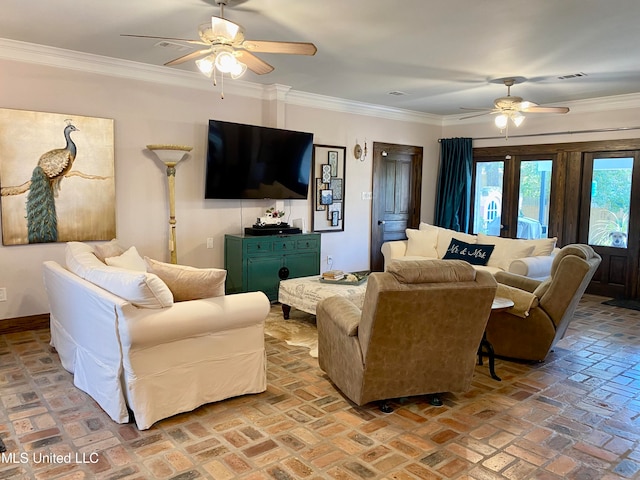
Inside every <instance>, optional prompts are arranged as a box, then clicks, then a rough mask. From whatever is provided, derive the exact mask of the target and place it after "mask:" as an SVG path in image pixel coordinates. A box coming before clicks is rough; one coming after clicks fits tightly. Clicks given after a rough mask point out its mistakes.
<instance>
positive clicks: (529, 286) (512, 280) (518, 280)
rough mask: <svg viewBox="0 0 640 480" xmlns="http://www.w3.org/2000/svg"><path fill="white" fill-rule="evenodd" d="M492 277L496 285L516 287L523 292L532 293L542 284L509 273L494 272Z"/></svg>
mask: <svg viewBox="0 0 640 480" xmlns="http://www.w3.org/2000/svg"><path fill="white" fill-rule="evenodd" d="M494 277H495V279H496V281H497V282H498V283H502V284H503V285H509V286H511V287H516V288H519V289H520V290H525V291H527V292H531V293H533V291H534V290H535V289H536V288H538V285H540V284H541V283H542V282H541V281H540V280H535V279H533V278H529V277H523V276H522V275H517V274H515V273H511V272H496V274H495V275H494Z"/></svg>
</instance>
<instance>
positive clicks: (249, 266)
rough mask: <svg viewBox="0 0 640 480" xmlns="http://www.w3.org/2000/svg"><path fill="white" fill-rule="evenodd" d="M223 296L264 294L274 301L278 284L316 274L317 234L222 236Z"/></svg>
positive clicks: (318, 267) (318, 255) (276, 297)
mask: <svg viewBox="0 0 640 480" xmlns="http://www.w3.org/2000/svg"><path fill="white" fill-rule="evenodd" d="M224 268H225V270H227V283H226V292H227V293H228V294H229V293H240V292H256V291H262V292H264V293H265V294H266V295H267V297H269V300H271V301H272V302H275V301H276V300H277V299H278V285H279V283H280V280H286V279H287V278H298V277H309V276H311V275H319V274H320V234H317V233H307V234H298V235H278V236H268V237H260V236H248V235H230V234H227V235H225V236H224Z"/></svg>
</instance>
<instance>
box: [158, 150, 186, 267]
mask: <svg viewBox="0 0 640 480" xmlns="http://www.w3.org/2000/svg"><path fill="white" fill-rule="evenodd" d="M147 148H148V149H149V150H151V151H152V152H153V153H154V154H155V155H156V156H157V157H158V158H159V159H160V161H161V162H162V163H164V164H165V165H166V167H167V182H168V184H169V253H170V254H171V263H178V253H177V248H176V165H177V164H178V163H179V162H180V161H181V160H183V159H184V158H186V156H187V154H188V153H189V152H190V151H191V150H192V148H193V147H187V146H184V145H147Z"/></svg>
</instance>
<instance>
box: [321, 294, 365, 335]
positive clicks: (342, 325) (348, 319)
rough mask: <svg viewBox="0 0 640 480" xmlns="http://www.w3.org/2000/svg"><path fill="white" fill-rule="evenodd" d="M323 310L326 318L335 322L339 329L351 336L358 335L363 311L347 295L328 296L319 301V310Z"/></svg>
mask: <svg viewBox="0 0 640 480" xmlns="http://www.w3.org/2000/svg"><path fill="white" fill-rule="evenodd" d="M321 309H322V310H323V311H324V313H326V317H324V316H323V317H324V318H326V319H327V320H329V321H330V322H331V323H333V324H334V325H335V326H336V327H337V328H338V330H339V331H340V332H341V333H343V334H345V335H348V336H350V337H355V336H357V335H358V325H359V324H360V317H361V315H362V311H361V310H360V309H359V308H358V307H357V306H356V305H355V304H354V303H353V302H351V301H350V300H348V299H347V298H345V297H340V296H335V297H328V298H325V299H323V300H321V301H320V302H319V303H318V311H320V310H321Z"/></svg>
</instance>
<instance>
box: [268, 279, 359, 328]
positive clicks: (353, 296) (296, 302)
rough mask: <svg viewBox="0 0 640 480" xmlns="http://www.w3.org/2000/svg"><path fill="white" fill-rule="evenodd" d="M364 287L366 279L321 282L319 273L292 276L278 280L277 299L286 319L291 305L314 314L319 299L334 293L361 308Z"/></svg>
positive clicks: (331, 295)
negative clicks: (357, 281) (350, 281)
mask: <svg viewBox="0 0 640 480" xmlns="http://www.w3.org/2000/svg"><path fill="white" fill-rule="evenodd" d="M366 289H367V282H366V280H365V281H364V282H362V283H360V284H359V285H349V284H339V283H337V284H332V283H326V282H321V281H320V275H315V276H312V277H301V278H292V279H290V280H282V281H281V282H280V287H279V289H278V301H279V302H280V303H281V304H282V314H283V315H284V318H285V319H288V318H289V312H290V311H291V307H294V308H297V309H298V310H302V311H303V312H307V313H310V314H312V315H315V314H316V305H317V304H318V302H319V301H320V300H322V299H323V298H327V297H334V296H336V295H339V296H342V297H346V298H348V299H349V300H351V301H352V302H353V303H355V304H356V305H357V306H358V307H359V308H362V304H363V303H364V292H365V291H366Z"/></svg>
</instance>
